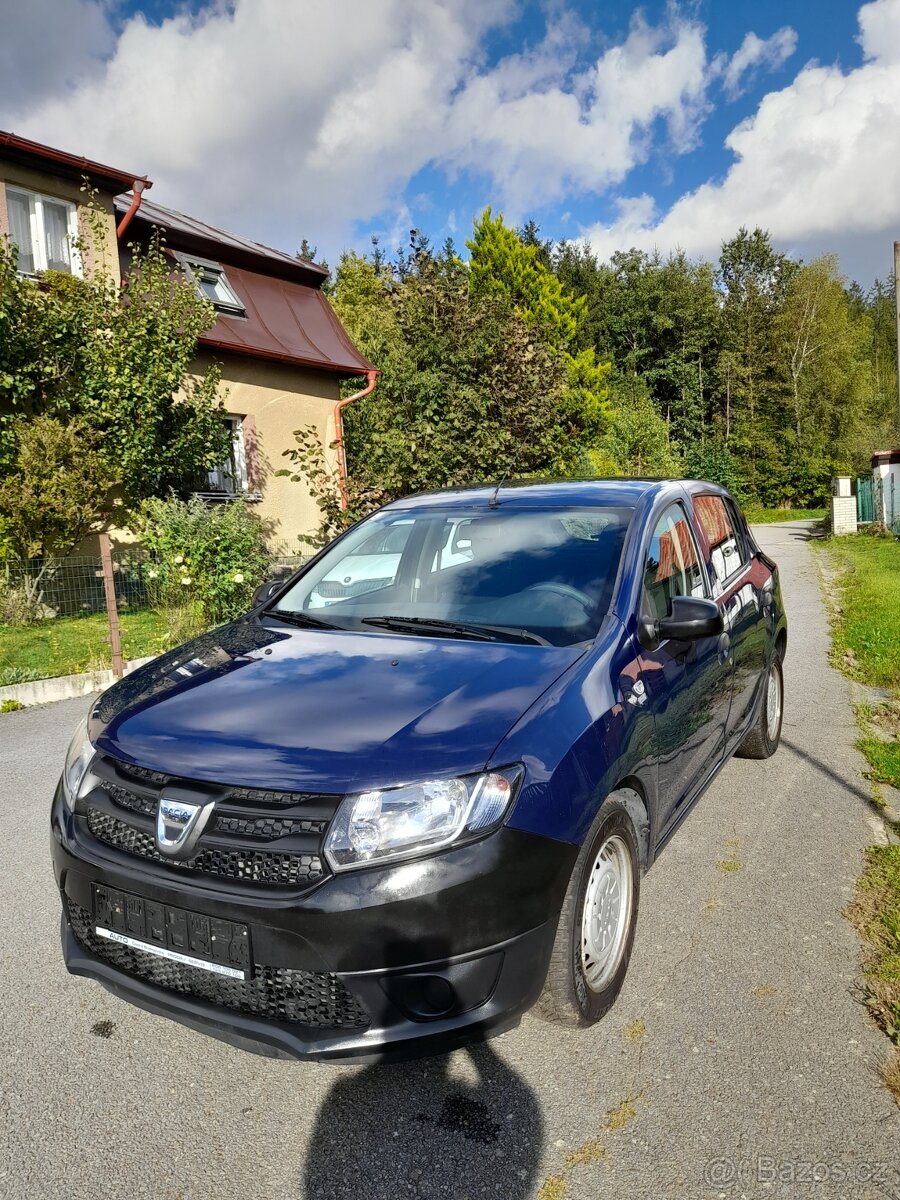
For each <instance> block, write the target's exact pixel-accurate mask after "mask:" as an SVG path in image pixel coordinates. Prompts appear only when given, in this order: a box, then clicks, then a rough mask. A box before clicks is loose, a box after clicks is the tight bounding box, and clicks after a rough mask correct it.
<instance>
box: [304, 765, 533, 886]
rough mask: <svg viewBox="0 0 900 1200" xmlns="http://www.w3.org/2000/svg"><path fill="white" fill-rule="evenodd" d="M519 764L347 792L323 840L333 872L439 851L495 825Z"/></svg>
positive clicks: (513, 788) (510, 793) (505, 805)
mask: <svg viewBox="0 0 900 1200" xmlns="http://www.w3.org/2000/svg"><path fill="white" fill-rule="evenodd" d="M522 774H523V772H522V768H521V767H509V768H506V769H505V770H502V771H489V772H487V773H486V774H484V775H469V776H465V777H463V778H459V779H426V780H424V781H423V782H422V783H411V784H407V786H406V787H398V788H386V789H385V790H384V791H377V792H363V793H362V794H361V795H359V796H347V797H346V799H344V800H343V801H342V802H341V806H340V808H339V809H338V811H337V813H336V814H335V818H334V820H333V821H332V823H331V828H330V829H329V831H328V836H327V837H326V839H325V857H326V858H327V859H328V862H329V863H330V864H331V867H332V869H333V870H335V871H346V870H348V869H350V868H351V867H364V866H368V865H369V864H370V863H381V862H393V861H395V860H396V859H399V858H409V857H411V856H412V855H414V854H421V853H423V852H424V851H428V850H439V849H442V848H443V847H444V846H449V845H450V844H451V842H457V841H460V840H461V839H465V838H468V837H470V836H471V837H481V836H482V835H483V834H485V833H489V832H490V831H491V830H492V829H495V828H496V827H497V826H498V825H499V824H500V822H501V821H502V820H503V818H504V817H505V816H506V814H507V812H508V811H509V807H510V805H511V804H512V801H513V799H514V797H515V794H516V792H517V790H518V787H519V784H520V782H521V779H522Z"/></svg>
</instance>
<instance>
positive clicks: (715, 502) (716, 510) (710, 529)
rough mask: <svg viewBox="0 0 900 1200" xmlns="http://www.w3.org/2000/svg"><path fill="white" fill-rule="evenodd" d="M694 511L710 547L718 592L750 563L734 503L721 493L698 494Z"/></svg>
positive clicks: (714, 585)
mask: <svg viewBox="0 0 900 1200" xmlns="http://www.w3.org/2000/svg"><path fill="white" fill-rule="evenodd" d="M694 512H695V513H696V514H697V520H698V521H699V522H700V524H701V526H702V527H703V532H704V533H705V534H706V540H707V541H708V542H709V548H710V565H711V566H712V578H713V588H714V589H715V592H716V594H717V595H718V594H719V593H720V592H721V591H722V590H723V587H724V585H725V583H726V582H727V581H728V580H729V579H730V578H731V577H732V576H733V575H736V574H737V572H738V571H740V570H741V568H742V567H744V566H746V564H747V561H748V559H747V548H746V546H745V545H744V539H743V536H742V534H741V530H740V526H739V525H738V523H737V521H736V520H735V516H734V513H733V511H732V509H731V506H730V505H728V504H726V503H725V501H724V500H723V499H722V497H721V496H696V497H695V498H694Z"/></svg>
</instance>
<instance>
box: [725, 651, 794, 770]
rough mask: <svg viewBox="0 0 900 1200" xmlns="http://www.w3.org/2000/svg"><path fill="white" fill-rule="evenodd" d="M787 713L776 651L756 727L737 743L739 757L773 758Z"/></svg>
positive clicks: (766, 681) (764, 689) (779, 659)
mask: <svg viewBox="0 0 900 1200" xmlns="http://www.w3.org/2000/svg"><path fill="white" fill-rule="evenodd" d="M783 716H784V674H783V672H782V669H781V656H780V655H779V654H776V655H775V658H774V659H773V660H772V663H771V665H770V666H769V670H768V674H767V676H766V678H765V680H764V681H763V698H762V704H760V706H759V714H758V715H757V718H756V722H755V723H754V725H753V728H752V729H751V730H750V731H749V732H748V733H747V735H746V736H745V737H744V740H743V741H742V742H741V744H740V746H738V748H737V751H736V754H737V757H738V758H771V757H772V755H773V754H774V753H775V751H776V750H777V749H778V743H779V742H780V741H781V721H782V718H783Z"/></svg>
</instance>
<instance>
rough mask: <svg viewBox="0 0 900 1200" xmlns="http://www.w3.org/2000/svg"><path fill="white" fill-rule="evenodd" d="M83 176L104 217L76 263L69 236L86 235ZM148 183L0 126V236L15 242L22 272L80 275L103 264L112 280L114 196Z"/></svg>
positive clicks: (115, 270)
mask: <svg viewBox="0 0 900 1200" xmlns="http://www.w3.org/2000/svg"><path fill="white" fill-rule="evenodd" d="M85 180H86V181H87V184H88V186H89V187H90V188H91V189H93V191H94V193H95V198H96V203H97V205H98V207H99V209H100V211H101V213H102V214H103V216H104V222H103V229H104V237H103V241H102V243H101V244H100V245H86V246H85V253H84V261H82V256H81V254H80V253H79V252H78V250H77V248H76V247H75V246H74V245H73V240H74V239H75V238H86V235H87V234H88V229H87V226H86V224H85V221H84V211H85V206H86V204H87V201H88V196H87V194H86V192H85V190H84V187H85ZM152 186H153V185H152V183H151V181H150V180H149V179H147V177H146V176H145V175H135V174H134V173H132V172H131V171H120V170H118V169H117V168H116V167H107V166H104V165H103V164H102V163H97V162H92V161H91V160H90V159H88V158H82V157H81V156H80V155H76V154H68V153H66V152H65V151H64V150H54V149H53V148H52V147H50V146H42V145H40V143H38V142H31V141H29V140H28V139H27V138H22V137H18V136H17V135H16V134H14V133H5V132H3V131H2V130H0V237H3V235H4V234H5V235H8V236H9V237H10V239H11V240H12V241H13V242H15V243H16V244H17V246H18V257H19V263H18V265H19V270H20V272H21V273H22V274H23V275H37V274H39V273H40V272H41V271H69V272H71V273H72V274H74V275H82V274H83V273H84V272H85V271H90V270H91V268H92V267H93V266H95V265H103V266H105V267H106V269H107V270H108V271H109V272H110V273H111V274H112V276H113V277H114V278H115V279H116V280H118V279H119V254H118V243H117V238H116V210H115V203H114V197H115V196H116V195H118V194H119V193H120V192H122V191H123V190H125V189H127V190H130V191H131V192H132V194H133V195H136V196H142V195H143V194H144V192H146V190H147V189H148V188H150V187H152Z"/></svg>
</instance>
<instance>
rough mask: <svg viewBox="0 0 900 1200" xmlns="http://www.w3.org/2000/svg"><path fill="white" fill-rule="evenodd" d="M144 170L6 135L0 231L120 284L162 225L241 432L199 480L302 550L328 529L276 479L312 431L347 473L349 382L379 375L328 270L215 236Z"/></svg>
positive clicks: (49, 258)
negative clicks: (360, 346)
mask: <svg viewBox="0 0 900 1200" xmlns="http://www.w3.org/2000/svg"><path fill="white" fill-rule="evenodd" d="M85 179H87V181H88V184H89V186H90V187H91V188H92V189H93V190H94V191H95V195H96V200H97V203H98V204H99V207H100V211H101V213H102V214H103V215H104V218H108V219H106V220H105V221H104V227H103V238H102V242H101V244H99V245H85V248H84V261H82V256H81V254H80V253H79V251H78V249H77V247H76V246H75V245H73V239H75V238H76V237H79V236H80V237H82V238H84V236H85V234H86V233H87V229H86V226H85V221H84V207H85V204H86V202H87V199H88V197H87V195H86V193H85V191H84V190H83V188H84V181H85ZM151 186H152V184H151V182H150V180H148V179H147V178H146V177H145V176H140V175H134V174H132V173H131V172H127V171H119V170H117V169H115V168H112V167H107V166H103V165H102V164H100V163H96V162H92V161H91V160H89V159H86V158H82V157H80V156H77V155H73V154H69V153H67V152H65V151H61V150H56V149H54V148H52V147H50V146H43V145H40V144H39V143H37V142H31V141H28V140H27V139H25V138H21V137H18V136H17V135H15V134H12V133H3V132H0V237H2V236H3V235H4V234H7V235H9V236H10V238H11V239H12V240H13V241H14V242H15V243H16V244H17V246H18V255H19V270H20V272H22V273H23V274H29V275H31V274H35V275H37V274H40V273H41V272H42V271H45V270H61V271H70V272H72V273H73V274H76V275H81V274H83V273H85V272H90V270H91V269H92V267H93V266H95V265H99V266H105V268H106V269H107V270H109V271H110V273H111V274H112V275H113V277H114V278H115V279H116V280H117V281H118V280H119V279H120V278H121V275H122V274H123V273H125V272H127V269H128V262H129V257H130V254H129V250H128V246H129V244H131V243H146V241H147V240H148V239H149V237H150V236H151V231H152V229H153V228H154V227H158V228H160V229H161V230H163V231H164V237H165V245H166V252H167V253H168V254H169V255H170V257H171V259H172V266H173V270H174V269H177V270H179V271H181V272H183V273H184V275H185V276H186V277H187V278H188V279H189V280H192V281H193V283H194V285H195V286H196V288H197V291H198V293H199V294H200V295H201V296H204V297H205V298H206V299H208V300H210V301H211V302H212V304H213V305H214V306H215V308H216V312H217V319H216V323H215V325H214V326H213V327H212V328H211V329H210V330H209V331H208V332H207V333H206V334H205V335H204V336H203V337H202V338H201V339H200V345H199V347H198V354H197V358H196V360H195V363H194V368H195V369H196V371H197V373H198V374H199V373H202V372H203V371H204V370H205V368H206V366H207V364H208V363H209V362H210V361H212V360H214V361H215V362H217V363H218V364H220V366H221V370H222V394H223V400H224V404H225V408H226V411H227V413H228V417H227V420H228V424H229V427H230V429H231V431H232V452H231V454H230V456H229V458H228V460H227V461H226V462H223V463H221V464H219V466H218V467H217V468H216V469H215V470H213V471H211V472H209V474H208V476H207V477H206V479H203V480H198V481H197V484H196V486H197V492H198V493H199V494H200V495H202V496H204V498H206V499H207V500H209V501H210V502H217V501H218V502H227V501H228V500H230V499H233V498H235V497H236V496H241V495H243V496H245V497H246V498H247V499H248V500H249V501H251V502H252V503H254V504H255V505H257V506H258V508H257V510H256V511H258V512H259V514H260V516H262V517H265V518H269V519H271V520H272V521H273V523H274V526H275V540H276V541H278V542H282V543H286V544H287V545H288V546H291V547H292V545H293V543H295V542H296V541H297V539H298V538H303V537H304V536H305V535H307V534H309V533H311V532H312V531H313V530H315V528H316V527H317V525H318V523H319V516H320V514H319V511H318V508H317V506H316V504H315V502H314V501H313V499H312V497H311V496H310V494H309V492H308V491H307V489H306V488H305V487H304V486H303V484H302V483H293V482H292V481H291V480H290V479H287V478H285V477H278V476H276V475H275V472H276V471H277V470H279V469H281V468H283V467H284V466H285V465H286V460H285V459H284V458H283V451H285V450H287V449H289V448H291V447H292V446H294V445H295V440H294V436H293V434H294V431H295V430H296V429H299V428H301V427H304V426H313V427H315V428H316V429H317V430H318V432H319V436H320V438H321V441H322V446H323V450H324V452H325V457H326V461H328V462H330V463H331V464H332V465H338V463H339V462H340V458H338V462H337V463H336V459H335V451H334V450H333V449H332V445H333V443H335V442H337V443H338V445H339V446H340V445H341V442H342V439H341V418H340V413H341V408H342V407H343V403H345V402H340V386H341V382H342V380H344V379H349V378H353V377H357V376H365V377H366V379H367V386H366V387H365V388H364V389H362V390H363V391H365V392H368V391H371V389H372V388H374V386H375V379H376V375H377V372H376V370H375V368H374V367H373V365H372V364H371V363H370V362H369V361H368V360H367V359H366V358H365V357H364V356H363V355H362V354H360V352H359V351H358V350H357V349H356V347H355V346H354V345H353V343H352V341H351V340H350V338H349V337H348V335H347V332H346V330H345V329H344V328H343V326H342V325H341V323H340V321H339V320H338V318H337V316H336V315H335V313H334V311H333V309H332V308H331V305H330V304H329V303H328V300H327V298H326V296H325V295H324V294H323V292H322V284H323V283H324V282H325V280H326V278H327V271H325V270H324V269H323V268H322V267H320V266H317V265H316V264H315V263H312V262H308V261H306V260H305V259H301V258H297V257H295V256H293V255H291V254H286V253H283V252H282V251H279V250H273V249H270V248H269V247H267V246H263V245H260V244H259V243H258V242H254V241H250V240H249V239H247V238H243V237H240V236H238V235H235V234H231V233H227V232H225V231H224V230H221V229H216V228H214V227H213V226H211V225H208V224H206V223H205V222H203V221H200V220H197V219H195V218H193V217H189V216H185V215H184V214H183V213H179V212H175V211H173V210H171V209H167V208H163V207H162V206H160V205H157V204H152V203H150V201H149V200H147V198H146V193H147V190H148V189H149V188H150V187H151Z"/></svg>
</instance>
